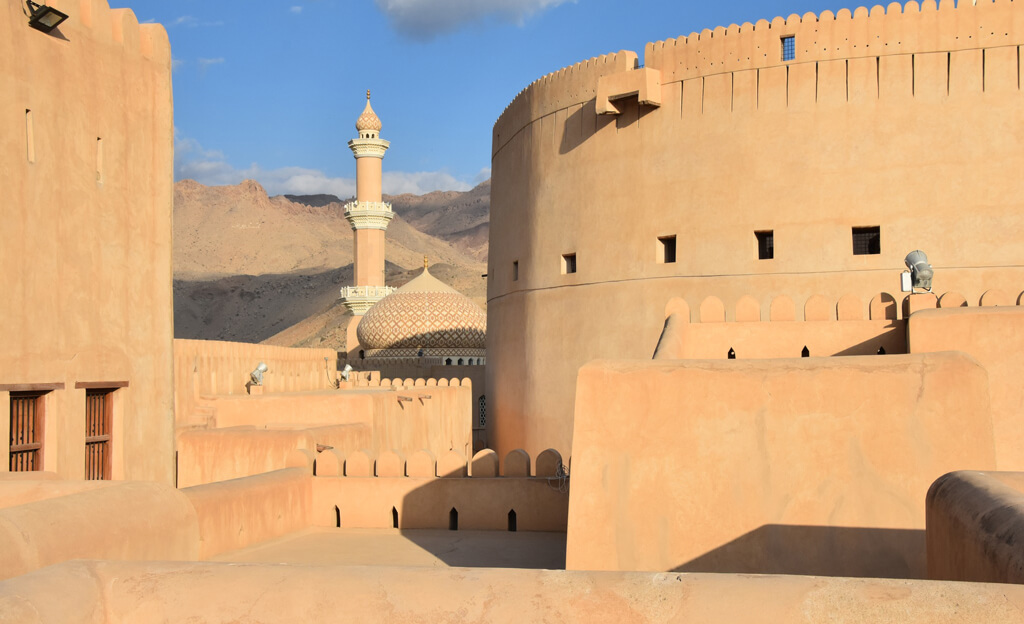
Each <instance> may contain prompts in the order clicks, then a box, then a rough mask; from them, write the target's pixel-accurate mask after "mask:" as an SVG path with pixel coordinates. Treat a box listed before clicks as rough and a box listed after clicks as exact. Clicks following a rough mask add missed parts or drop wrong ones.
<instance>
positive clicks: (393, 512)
mask: <svg viewBox="0 0 1024 624" xmlns="http://www.w3.org/2000/svg"><path fill="white" fill-rule="evenodd" d="M391 528H392V529H397V528H398V510H397V509H395V508H394V507H392V508H391Z"/></svg>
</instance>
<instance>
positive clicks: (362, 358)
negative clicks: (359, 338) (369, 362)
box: [359, 349, 366, 360]
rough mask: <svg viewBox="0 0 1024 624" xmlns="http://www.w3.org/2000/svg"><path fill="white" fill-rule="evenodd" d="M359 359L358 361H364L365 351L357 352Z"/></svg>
mask: <svg viewBox="0 0 1024 624" xmlns="http://www.w3.org/2000/svg"><path fill="white" fill-rule="evenodd" d="M359 359H360V360H365V359H366V351H363V350H362V349H360V350H359Z"/></svg>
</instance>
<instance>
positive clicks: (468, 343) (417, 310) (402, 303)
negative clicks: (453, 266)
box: [356, 266, 487, 357]
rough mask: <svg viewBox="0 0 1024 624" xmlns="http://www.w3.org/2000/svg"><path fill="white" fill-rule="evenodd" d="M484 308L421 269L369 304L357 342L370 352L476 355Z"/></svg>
mask: <svg viewBox="0 0 1024 624" xmlns="http://www.w3.org/2000/svg"><path fill="white" fill-rule="evenodd" d="M486 332H487V314H486V313H485V312H484V311H483V310H481V309H480V306H478V305H476V304H475V303H473V301H471V300H470V299H469V298H468V297H466V296H465V295H463V294H462V293H460V292H458V291H457V290H455V289H454V288H452V287H451V286H448V285H447V284H445V283H444V282H442V281H440V280H438V279H437V278H435V277H434V276H433V275H431V274H430V271H428V270H427V268H426V267H425V266H424V268H423V272H422V273H420V274H419V275H418V276H417V277H416V278H415V279H413V280H411V281H410V282H409V283H408V284H406V285H405V286H402V287H401V288H399V289H398V290H396V291H395V292H393V293H391V294H390V295H388V296H387V297H384V298H383V299H381V300H380V301H378V302H377V303H376V304H374V306H373V307H372V308H370V309H369V310H368V311H367V312H366V314H365V315H364V316H363V318H362V320H361V321H360V322H359V326H358V327H357V328H356V334H357V336H358V337H359V344H361V345H362V346H363V347H364V348H366V349H369V350H371V351H379V352H378V353H375V354H374V355H377V356H387V357H410V356H416V355H433V356H444V355H475V356H480V355H482V354H483V352H484V351H483V350H484V349H485V345H484V337H485V334H486Z"/></svg>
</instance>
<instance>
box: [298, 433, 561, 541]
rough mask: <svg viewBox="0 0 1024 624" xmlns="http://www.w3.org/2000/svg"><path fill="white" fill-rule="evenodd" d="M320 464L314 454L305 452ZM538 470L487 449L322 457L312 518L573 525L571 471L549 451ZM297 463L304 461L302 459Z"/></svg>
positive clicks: (318, 521) (494, 526)
mask: <svg viewBox="0 0 1024 624" xmlns="http://www.w3.org/2000/svg"><path fill="white" fill-rule="evenodd" d="M306 455H307V456H308V458H309V460H310V463H312V462H313V460H314V457H313V455H312V454H308V453H307V454H306ZM536 459H537V461H536V465H535V466H534V467H533V471H532V472H531V461H530V456H529V455H528V454H527V453H526V452H525V451H522V450H515V451H512V452H511V453H509V454H508V456H507V457H506V458H505V461H504V463H503V465H502V468H503V470H501V471H499V465H498V464H499V462H498V456H497V454H496V453H495V452H494V451H492V450H484V451H480V452H479V453H477V454H476V455H474V456H473V458H472V460H467V458H466V456H465V455H463V454H462V453H459V452H456V451H449V452H447V453H444V454H442V455H440V456H437V457H435V455H434V454H433V453H431V452H429V451H419V452H417V453H414V454H412V455H410V456H408V457H406V456H404V455H403V454H401V453H398V452H393V451H389V452H386V453H381V454H379V455H377V456H376V457H375V456H374V454H373V453H372V452H369V451H356V452H354V453H349V454H347V455H343V454H342V453H339V452H337V451H336V450H325V451H323V452H321V453H319V454H317V455H316V456H315V472H316V478H315V479H314V480H313V514H312V522H313V524H314V525H316V526H325V527H331V526H334V527H343V528H396V529H451V528H457V529H460V530H466V529H468V530H488V531H505V530H509V531H558V532H563V531H565V530H566V518H567V516H568V506H569V475H568V472H567V470H566V468H565V466H563V464H562V458H561V456H560V455H559V454H558V452H557V451H555V450H554V449H548V450H546V451H544V452H543V453H541V454H540V455H539V456H538V457H537V458H536ZM296 463H301V460H300V459H299V458H298V457H296Z"/></svg>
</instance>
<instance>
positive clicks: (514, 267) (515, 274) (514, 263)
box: [512, 260, 519, 282]
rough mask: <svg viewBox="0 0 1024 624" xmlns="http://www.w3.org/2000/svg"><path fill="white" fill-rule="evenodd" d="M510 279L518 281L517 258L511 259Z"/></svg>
mask: <svg viewBox="0 0 1024 624" xmlns="http://www.w3.org/2000/svg"><path fill="white" fill-rule="evenodd" d="M512 281H513V282H518V281H519V261H518V260H513V261H512Z"/></svg>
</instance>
